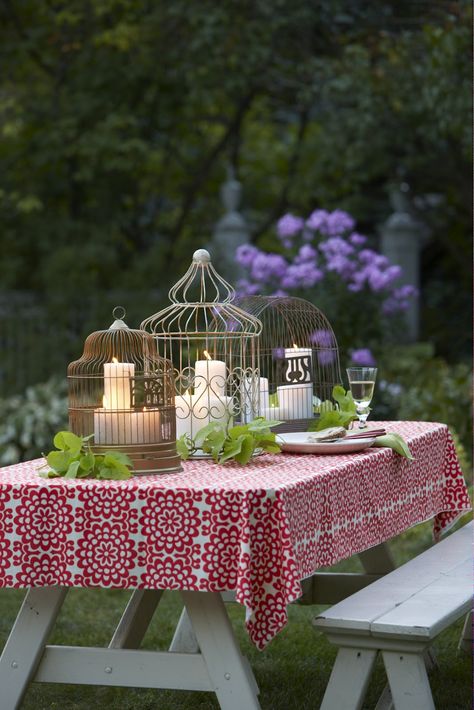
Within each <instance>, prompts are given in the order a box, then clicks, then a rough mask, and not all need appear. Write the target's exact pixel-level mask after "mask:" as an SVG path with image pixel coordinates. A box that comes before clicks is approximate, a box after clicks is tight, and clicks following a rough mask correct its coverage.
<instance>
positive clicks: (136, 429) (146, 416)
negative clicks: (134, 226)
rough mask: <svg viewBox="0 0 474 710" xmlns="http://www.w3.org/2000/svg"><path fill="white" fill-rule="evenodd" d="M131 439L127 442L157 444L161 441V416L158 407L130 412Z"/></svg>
mask: <svg viewBox="0 0 474 710" xmlns="http://www.w3.org/2000/svg"><path fill="white" fill-rule="evenodd" d="M130 420H131V421H130V441H126V442H125V443H126V444H155V443H157V444H158V443H160V442H161V417H160V412H159V411H158V410H157V409H146V408H144V409H143V410H142V411H141V412H132V413H131V414H130Z"/></svg>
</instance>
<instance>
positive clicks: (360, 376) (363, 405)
mask: <svg viewBox="0 0 474 710" xmlns="http://www.w3.org/2000/svg"><path fill="white" fill-rule="evenodd" d="M346 372H347V378H348V380H349V387H350V388H351V392H352V398H353V400H354V403H355V406H356V410H357V416H358V418H359V429H365V428H366V427H367V417H368V416H369V413H370V409H369V404H370V403H371V401H372V397H373V395H374V387H375V378H376V377H377V368H376V367H348V368H347V370H346Z"/></svg>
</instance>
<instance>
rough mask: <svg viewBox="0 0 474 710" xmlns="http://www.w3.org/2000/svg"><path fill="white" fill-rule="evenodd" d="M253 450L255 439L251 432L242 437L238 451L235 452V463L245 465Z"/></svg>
mask: <svg viewBox="0 0 474 710" xmlns="http://www.w3.org/2000/svg"><path fill="white" fill-rule="evenodd" d="M254 451H255V439H254V438H253V436H252V435H251V434H247V436H243V437H242V443H241V447H240V451H239V453H237V454H235V456H234V459H235V460H236V461H237V463H240V464H241V465H242V466H245V464H246V463H248V462H249V461H250V459H251V458H252V454H253V452H254Z"/></svg>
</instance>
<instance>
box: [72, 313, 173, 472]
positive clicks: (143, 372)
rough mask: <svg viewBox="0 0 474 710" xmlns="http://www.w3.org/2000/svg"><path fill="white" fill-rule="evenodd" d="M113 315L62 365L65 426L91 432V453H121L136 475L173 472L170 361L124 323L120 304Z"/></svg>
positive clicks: (81, 432)
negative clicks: (66, 400) (79, 353)
mask: <svg viewBox="0 0 474 710" xmlns="http://www.w3.org/2000/svg"><path fill="white" fill-rule="evenodd" d="M113 315H114V318H115V320H114V322H113V323H112V325H111V326H110V328H109V329H108V330H99V331H96V332H94V333H91V334H90V335H89V336H88V337H87V338H86V341H85V344H84V353H83V355H82V357H81V358H80V359H79V360H76V361H75V362H71V364H70V365H69V367H68V373H67V374H68V383H69V426H70V429H71V431H72V432H73V433H74V434H78V435H79V436H88V435H90V434H93V435H94V436H93V439H92V441H91V444H92V449H93V451H94V452H95V453H104V452H105V451H113V450H117V451H121V452H123V453H125V454H127V455H128V456H129V457H130V459H131V460H132V463H133V468H134V473H135V474H136V475H149V474H152V473H163V472H165V471H179V470H180V469H181V465H180V460H179V457H178V455H177V452H176V419H175V406H174V381H173V366H172V364H171V362H169V361H168V360H166V359H164V358H162V357H160V356H159V355H158V350H157V347H156V342H155V340H154V339H153V338H152V337H151V336H150V335H149V334H148V333H144V332H143V331H141V330H133V329H131V328H129V327H128V326H127V324H126V323H125V322H124V321H123V318H124V317H125V310H124V309H123V308H121V307H117V308H115V309H114V312H113Z"/></svg>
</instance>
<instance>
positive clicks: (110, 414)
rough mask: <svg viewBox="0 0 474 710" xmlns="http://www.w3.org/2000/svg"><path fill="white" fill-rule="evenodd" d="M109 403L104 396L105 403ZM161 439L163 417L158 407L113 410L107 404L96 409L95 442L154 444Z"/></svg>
mask: <svg viewBox="0 0 474 710" xmlns="http://www.w3.org/2000/svg"><path fill="white" fill-rule="evenodd" d="M106 403H107V400H106V398H105V397H104V404H106ZM160 441H161V418H160V412H159V411H158V410H156V409H149V410H148V409H144V410H143V411H141V412H133V411H132V410H130V411H128V412H122V411H119V412H117V411H113V410H112V409H109V408H108V407H107V406H105V407H101V408H98V409H96V410H95V411H94V443H95V444H100V445H108V444H110V445H111V446H115V445H117V444H122V445H126V446H132V445H136V444H153V443H159V442H160Z"/></svg>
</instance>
